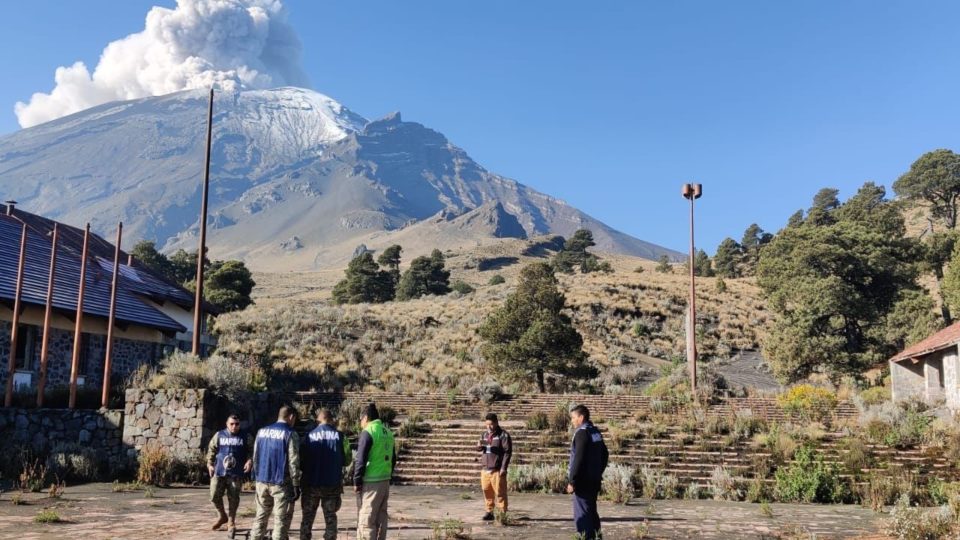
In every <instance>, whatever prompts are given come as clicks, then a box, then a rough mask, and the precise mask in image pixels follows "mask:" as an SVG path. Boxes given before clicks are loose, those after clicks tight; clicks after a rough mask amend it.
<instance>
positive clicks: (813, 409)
mask: <svg viewBox="0 0 960 540" xmlns="http://www.w3.org/2000/svg"><path fill="white" fill-rule="evenodd" d="M777 403H778V404H779V405H780V407H782V408H783V410H784V412H786V413H788V414H793V415H797V416H799V417H800V418H802V419H804V420H814V421H821V420H824V419H825V418H827V417H829V415H830V414H831V413H832V412H833V409H834V408H835V407H836V406H837V396H836V395H835V394H834V393H833V392H831V391H830V390H827V389H826V388H820V387H817V386H813V385H810V384H800V385H797V386H794V387H793V388H791V389H790V390H787V391H786V392H785V393H783V394H780V395H779V396H777Z"/></svg>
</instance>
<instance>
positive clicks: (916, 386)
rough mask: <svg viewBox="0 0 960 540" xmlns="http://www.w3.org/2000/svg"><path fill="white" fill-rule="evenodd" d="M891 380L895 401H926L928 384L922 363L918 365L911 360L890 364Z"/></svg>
mask: <svg viewBox="0 0 960 540" xmlns="http://www.w3.org/2000/svg"><path fill="white" fill-rule="evenodd" d="M890 379H891V383H892V389H893V399H894V401H905V400H908V399H919V400H924V399H926V384H927V382H926V376H925V375H924V365H923V363H922V362H921V363H918V364H914V363H912V362H911V361H910V360H903V361H902V362H890Z"/></svg>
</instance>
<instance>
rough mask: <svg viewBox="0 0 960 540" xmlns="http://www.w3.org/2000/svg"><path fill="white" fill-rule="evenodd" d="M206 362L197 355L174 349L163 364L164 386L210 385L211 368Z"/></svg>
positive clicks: (200, 386) (161, 385) (162, 385)
mask: <svg viewBox="0 0 960 540" xmlns="http://www.w3.org/2000/svg"><path fill="white" fill-rule="evenodd" d="M208 367H209V366H208V365H207V363H206V362H204V361H203V360H202V359H200V358H199V357H197V356H194V355H192V354H188V353H185V352H182V351H180V350H175V351H173V354H171V355H170V356H168V357H166V358H165V359H164V360H163V362H162V364H161V372H162V374H163V378H162V384H157V385H153V384H151V385H150V386H159V387H163V388H206V387H207V386H209V374H210V373H209V369H208Z"/></svg>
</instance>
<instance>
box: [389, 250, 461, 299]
mask: <svg viewBox="0 0 960 540" xmlns="http://www.w3.org/2000/svg"><path fill="white" fill-rule="evenodd" d="M445 265H446V261H445V260H444V257H443V253H442V252H441V251H440V250H439V249H435V250H433V252H432V253H431V254H430V256H429V257H417V258H416V259H414V260H413V261H412V262H411V263H410V268H408V269H407V271H406V272H404V273H403V277H401V278H400V284H399V285H398V286H397V299H398V300H412V299H414V298H420V297H421V296H425V295H428V294H434V295H444V294H447V293H449V292H450V271H449V270H447V269H446V266H445Z"/></svg>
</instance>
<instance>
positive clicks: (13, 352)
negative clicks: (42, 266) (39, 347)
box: [3, 223, 27, 407]
mask: <svg viewBox="0 0 960 540" xmlns="http://www.w3.org/2000/svg"><path fill="white" fill-rule="evenodd" d="M26 261H27V224H26V223H24V224H23V232H22V233H20V261H19V262H18V263H17V290H16V293H14V299H13V322H12V323H10V324H11V326H10V363H9V365H8V367H7V389H6V394H4V397H3V406H4V407H9V406H11V405H13V390H14V388H13V375H14V373H16V372H17V340H18V339H19V338H20V330H19V327H20V310H21V307H20V296H21V295H22V294H23V267H24V265H25V264H26Z"/></svg>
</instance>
